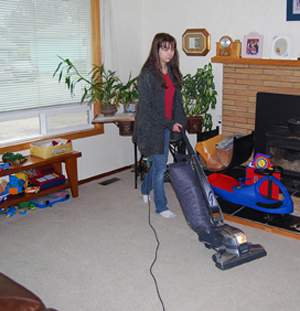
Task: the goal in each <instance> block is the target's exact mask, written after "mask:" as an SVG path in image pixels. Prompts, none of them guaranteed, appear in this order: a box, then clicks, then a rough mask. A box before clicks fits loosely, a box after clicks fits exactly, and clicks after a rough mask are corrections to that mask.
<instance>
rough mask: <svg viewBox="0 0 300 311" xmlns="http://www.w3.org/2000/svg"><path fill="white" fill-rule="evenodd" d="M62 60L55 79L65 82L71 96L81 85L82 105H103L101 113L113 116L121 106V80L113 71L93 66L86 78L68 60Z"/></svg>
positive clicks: (55, 72) (54, 74)
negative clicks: (97, 103) (119, 97)
mask: <svg viewBox="0 0 300 311" xmlns="http://www.w3.org/2000/svg"><path fill="white" fill-rule="evenodd" d="M59 58H60V60H61V61H60V63H59V64H58V66H57V68H56V70H55V71H54V73H53V77H55V76H58V81H59V82H61V81H62V80H63V81H64V82H65V84H66V86H67V88H68V89H69V90H70V93H71V95H74V92H75V88H76V85H78V84H79V85H81V86H82V88H83V95H82V97H81V100H80V101H81V103H85V102H87V103H89V104H90V103H95V102H100V103H101V112H102V113H103V114H104V115H113V114H115V113H116V111H117V108H118V106H119V101H118V89H119V84H120V79H119V78H118V77H117V75H116V73H115V72H114V71H111V70H105V68H104V66H103V65H101V66H96V65H94V66H93V69H92V70H91V71H90V72H89V73H88V74H87V75H86V76H84V75H83V74H81V73H80V72H79V70H78V69H77V67H76V66H75V65H74V64H73V63H72V62H71V60H69V59H68V58H66V59H64V58H62V57H59Z"/></svg>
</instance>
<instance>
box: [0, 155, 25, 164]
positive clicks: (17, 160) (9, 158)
mask: <svg viewBox="0 0 300 311" xmlns="http://www.w3.org/2000/svg"><path fill="white" fill-rule="evenodd" d="M2 161H3V162H5V163H10V164H11V165H20V164H22V163H24V162H26V161H27V158H26V157H24V156H23V155H22V154H21V153H13V152H6V153H4V154H3V156H2Z"/></svg>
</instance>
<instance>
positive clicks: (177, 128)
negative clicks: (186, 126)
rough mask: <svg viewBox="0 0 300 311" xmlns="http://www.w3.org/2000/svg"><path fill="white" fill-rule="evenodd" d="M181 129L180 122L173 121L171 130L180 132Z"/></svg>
mask: <svg viewBox="0 0 300 311" xmlns="http://www.w3.org/2000/svg"><path fill="white" fill-rule="evenodd" d="M181 130H182V125H181V124H180V123H175V124H174V125H173V128H172V131H173V132H176V133H180V132H181Z"/></svg>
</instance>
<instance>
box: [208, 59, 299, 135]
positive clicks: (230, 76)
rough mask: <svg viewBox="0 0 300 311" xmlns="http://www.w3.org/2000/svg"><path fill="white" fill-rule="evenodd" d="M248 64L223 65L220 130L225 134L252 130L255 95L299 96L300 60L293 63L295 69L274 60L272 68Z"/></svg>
mask: <svg viewBox="0 0 300 311" xmlns="http://www.w3.org/2000/svg"><path fill="white" fill-rule="evenodd" d="M212 61H213V62H216V61H214V59H213V60H212ZM251 61H252V62H250V64H240V63H231V64H227V63H224V70H223V108H222V111H223V117H222V130H223V133H224V134H225V135H232V134H235V133H243V134H247V133H250V132H251V131H252V130H254V127H255V109H256V94H257V92H270V93H281V94H292V95H300V61H294V62H295V64H296V66H292V64H293V63H291V62H293V61H281V62H282V63H283V64H285V62H286V64H288V66H286V65H278V64H280V61H274V60H273V63H274V65H273V64H272V65H266V64H265V63H264V62H263V64H259V61H256V62H255V61H254V60H251ZM218 62H221V61H218ZM266 63H267V62H266ZM298 63H299V64H298ZM299 105H300V103H299ZM299 109H300V106H299Z"/></svg>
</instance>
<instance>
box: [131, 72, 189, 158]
mask: <svg viewBox="0 0 300 311" xmlns="http://www.w3.org/2000/svg"><path fill="white" fill-rule="evenodd" d="M169 74H170V77H171V79H172V80H173V81H174V78H173V76H172V74H171V73H170V70H169ZM138 90H139V104H138V109H137V113H136V118H135V130H134V135H133V140H134V142H135V143H136V144H137V146H138V148H139V151H140V152H141V154H142V155H144V156H150V155H153V154H162V153H163V130H164V129H165V128H168V129H170V130H171V131H172V128H173V125H174V124H175V123H176V122H178V123H180V124H182V125H183V126H185V125H186V116H185V114H184V111H183V104H182V96H181V92H180V90H179V89H178V88H177V87H176V89H175V94H174V105H173V118H172V120H168V119H166V118H165V88H164V87H163V86H162V81H161V79H159V77H158V76H157V75H156V74H155V73H154V71H152V70H151V69H149V68H146V69H143V70H142V72H141V74H140V75H139V78H138Z"/></svg>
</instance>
